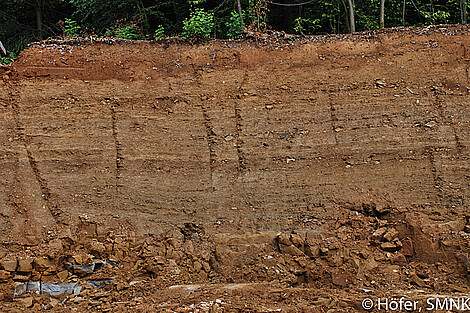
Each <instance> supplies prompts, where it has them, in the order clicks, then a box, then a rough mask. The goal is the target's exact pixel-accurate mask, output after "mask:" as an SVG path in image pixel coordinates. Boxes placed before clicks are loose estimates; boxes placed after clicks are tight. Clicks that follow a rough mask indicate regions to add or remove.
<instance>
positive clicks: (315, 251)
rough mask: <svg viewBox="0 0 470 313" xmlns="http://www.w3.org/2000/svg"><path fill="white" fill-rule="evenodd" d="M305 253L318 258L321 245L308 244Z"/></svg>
mask: <svg viewBox="0 0 470 313" xmlns="http://www.w3.org/2000/svg"><path fill="white" fill-rule="evenodd" d="M304 250H305V254H306V255H308V256H309V257H311V258H318V257H319V256H320V246H318V245H306V246H305V248H304Z"/></svg>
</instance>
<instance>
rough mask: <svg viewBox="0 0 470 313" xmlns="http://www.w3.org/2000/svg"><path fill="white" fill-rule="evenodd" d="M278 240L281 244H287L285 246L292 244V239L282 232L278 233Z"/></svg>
mask: <svg viewBox="0 0 470 313" xmlns="http://www.w3.org/2000/svg"><path fill="white" fill-rule="evenodd" d="M276 242H277V244H278V245H279V246H280V245H285V246H290V245H292V242H291V241H290V239H289V236H288V235H286V234H282V233H281V234H279V235H277V237H276Z"/></svg>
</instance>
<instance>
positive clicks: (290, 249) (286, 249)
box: [279, 244, 304, 256]
mask: <svg viewBox="0 0 470 313" xmlns="http://www.w3.org/2000/svg"><path fill="white" fill-rule="evenodd" d="M279 249H280V251H281V253H284V254H290V255H294V256H300V255H304V253H303V252H302V251H301V250H300V249H299V248H297V247H296V246H294V245H290V246H286V245H283V244H280V245H279Z"/></svg>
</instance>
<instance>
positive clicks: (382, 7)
mask: <svg viewBox="0 0 470 313" xmlns="http://www.w3.org/2000/svg"><path fill="white" fill-rule="evenodd" d="M379 23H380V28H384V27H385V0H380V19H379Z"/></svg>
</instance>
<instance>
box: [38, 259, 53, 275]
mask: <svg viewBox="0 0 470 313" xmlns="http://www.w3.org/2000/svg"><path fill="white" fill-rule="evenodd" d="M33 266H34V269H35V270H37V271H38V272H45V271H47V270H49V269H51V268H54V267H55V264H54V261H52V260H51V259H49V258H36V259H34V262H33Z"/></svg>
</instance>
